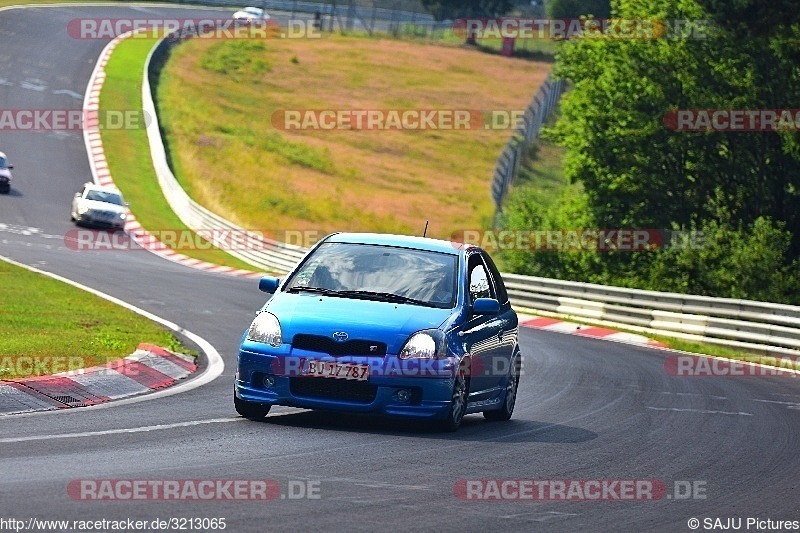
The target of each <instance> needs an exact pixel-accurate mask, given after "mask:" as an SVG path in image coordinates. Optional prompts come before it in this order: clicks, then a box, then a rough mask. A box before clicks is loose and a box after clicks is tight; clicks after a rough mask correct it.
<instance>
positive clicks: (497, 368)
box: [481, 251, 519, 386]
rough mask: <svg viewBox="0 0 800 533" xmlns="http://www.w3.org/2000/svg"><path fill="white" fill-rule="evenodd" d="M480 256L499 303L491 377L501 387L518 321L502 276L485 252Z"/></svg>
mask: <svg viewBox="0 0 800 533" xmlns="http://www.w3.org/2000/svg"><path fill="white" fill-rule="evenodd" d="M481 256H482V257H483V261H484V263H485V264H486V267H487V269H488V270H489V275H490V276H491V277H492V288H493V291H494V295H495V296H494V297H495V298H496V299H497V301H498V302H499V303H500V313H499V314H498V315H497V321H498V324H497V327H498V328H499V332H498V339H499V345H498V346H497V351H496V353H495V357H494V358H493V360H492V365H493V366H492V377H493V378H497V382H496V384H498V385H499V386H503V385H504V382H505V378H506V375H507V374H508V370H509V365H510V364H511V362H512V358H513V357H514V352H515V351H516V349H517V343H518V336H519V320H518V318H517V313H516V312H515V311H514V309H513V308H512V307H511V301H510V300H509V298H508V291H507V290H506V286H505V283H504V282H503V278H502V276H500V272H499V271H498V270H497V266H496V265H495V264H494V261H492V258H491V257H490V256H489V254H487V253H486V252H485V251H481Z"/></svg>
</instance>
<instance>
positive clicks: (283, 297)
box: [265, 293, 454, 354]
mask: <svg viewBox="0 0 800 533" xmlns="http://www.w3.org/2000/svg"><path fill="white" fill-rule="evenodd" d="M265 310H266V311H269V312H270V313H272V314H274V315H275V316H277V317H278V320H279V322H280V323H281V333H282V336H283V342H284V343H291V342H292V339H293V338H294V336H295V334H298V333H305V334H310V335H321V336H324V337H327V338H332V335H333V334H334V333H336V332H345V333H347V335H348V338H349V339H361V340H372V341H380V342H385V343H386V345H387V346H386V348H387V353H389V354H397V353H398V352H399V351H400V349H401V348H402V347H403V344H405V342H406V340H408V337H409V336H410V335H411V334H413V333H415V332H417V331H419V330H422V329H429V328H436V327H439V326H440V325H441V324H442V323H443V322H444V321H445V320H447V318H448V317H449V316H450V315H451V313H453V312H454V310H453V309H436V308H432V307H423V306H418V305H408V304H394V303H388V302H376V301H372V300H357V299H352V298H336V297H331V296H319V295H316V294H289V293H279V294H278V295H276V296H274V297H273V298H272V299H271V300H270V301H269V302H267V304H266V306H265Z"/></svg>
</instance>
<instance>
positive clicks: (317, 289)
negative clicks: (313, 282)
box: [286, 285, 339, 296]
mask: <svg viewBox="0 0 800 533" xmlns="http://www.w3.org/2000/svg"><path fill="white" fill-rule="evenodd" d="M286 292H313V293H317V294H324V295H326V296H334V295H337V294H339V291H335V290H333V289H323V288H322V287H303V286H299V285H298V286H295V287H290V288H288V289H286Z"/></svg>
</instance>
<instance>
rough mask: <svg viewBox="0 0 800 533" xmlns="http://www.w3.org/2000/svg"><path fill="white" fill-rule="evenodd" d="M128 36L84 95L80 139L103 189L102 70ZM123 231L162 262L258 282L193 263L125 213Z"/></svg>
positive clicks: (107, 182)
mask: <svg viewBox="0 0 800 533" xmlns="http://www.w3.org/2000/svg"><path fill="white" fill-rule="evenodd" d="M132 35H133V34H132V33H131V32H128V33H124V34H122V35H120V36H118V37H116V38H114V39H113V40H112V41H111V42H109V43H108V44H107V45H106V47H105V48H104V49H103V51H102V52H101V54H100V57H99V58H98V60H97V64H96V65H95V68H94V71H93V72H92V76H91V78H89V84H88V86H87V87H86V94H85V96H84V100H83V110H84V116H88V117H91V118H90V119H88V120H86V122H85V124H84V128H83V139H84V143H85V144H86V153H87V154H88V155H89V167H90V168H91V171H92V179H93V180H94V182H95V183H97V184H99V185H103V186H114V180H113V178H112V177H111V172H110V171H109V169H108V161H107V160H106V156H105V152H104V151H103V139H102V137H101V135H100V126H99V120H98V116H99V109H100V92H101V91H102V89H103V83H104V82H105V80H106V72H105V68H106V65H107V64H108V60H109V58H110V57H111V54H112V53H113V52H114V49H115V48H116V47H117V45H118V44H119V43H120V42H122V41H123V40H124V39H127V38H128V37H130V36H132ZM125 231H126V232H128V234H129V235H130V236H131V237H132V238H133V240H134V242H136V243H137V244H139V245H140V246H142V248H144V249H145V250H148V251H150V252H152V253H154V254H156V255H158V256H160V257H163V258H164V259H167V260H169V261H172V262H174V263H179V264H181V265H184V266H187V267H190V268H194V269H197V270H202V271H205V272H214V273H219V274H227V275H230V276H237V277H244V278H253V279H256V278H260V277H261V276H262V275H263V274H261V273H259V272H254V271H251V270H243V269H238V268H232V267H227V266H223V265H217V264H214V263H208V262H206V261H201V260H199V259H194V258H191V257H189V256H186V255H184V254H181V253H178V252H176V251H175V250H172V249H171V248H169V247H168V246H167V245H165V244H164V243H162V242H160V241H159V240H158V239H156V238H155V237H153V235H152V234H150V233H149V232H148V231H147V230H145V229H144V228H142V225H141V224H139V222H138V221H137V220H136V217H135V216H134V215H133V214H132V213H131V212H130V210H129V211H128V218H127V222H126V223H125Z"/></svg>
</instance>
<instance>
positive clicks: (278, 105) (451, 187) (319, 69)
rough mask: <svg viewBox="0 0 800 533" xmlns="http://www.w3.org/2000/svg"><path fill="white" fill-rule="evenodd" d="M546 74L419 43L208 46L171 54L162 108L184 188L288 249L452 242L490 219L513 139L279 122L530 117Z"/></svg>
mask: <svg viewBox="0 0 800 533" xmlns="http://www.w3.org/2000/svg"><path fill="white" fill-rule="evenodd" d="M234 58H236V59H234ZM549 68H550V66H549V64H547V63H542V62H538V63H537V62H531V61H525V60H521V59H513V58H512V59H509V58H503V57H498V56H493V55H488V54H483V53H480V52H478V51H475V50H472V49H466V48H463V47H454V46H442V45H439V44H430V43H425V42H421V41H417V40H398V39H386V38H365V37H363V36H359V37H353V36H342V35H338V34H334V35H331V34H326V35H325V36H324V37H323V38H321V39H273V40H267V41H264V42H255V43H254V42H241V41H238V42H237V41H210V40H206V41H203V40H199V39H198V40H196V41H190V42H186V43H182V44H181V45H180V46H178V47H177V48H176V49H174V50H173V52H172V54H171V56H170V59H169V61H168V63H167V65H166V67H165V69H164V70H163V71H162V76H161V82H160V83H159V87H158V89H157V100H158V106H159V117H160V119H161V121H162V122H161V123H162V127H163V129H164V131H165V132H166V138H167V144H168V146H169V150H170V154H171V157H172V161H171V164H172V167H173V170H174V171H175V174H176V176H177V177H178V180H179V181H180V182H181V184H182V185H183V186H184V188H185V189H186V190H187V192H188V193H189V195H190V196H191V197H192V198H194V199H195V200H196V201H198V202H200V203H201V204H202V205H204V206H205V207H207V208H209V209H210V210H212V211H214V212H215V213H218V214H220V215H222V216H224V217H225V218H227V219H229V220H232V221H234V222H236V223H237V224H238V225H240V226H243V227H245V228H249V229H259V230H262V231H274V232H275V234H276V237H277V238H278V239H279V240H280V235H281V231H282V230H315V231H317V232H318V233H320V234H323V235H324V234H325V233H328V232H331V231H377V232H391V233H406V234H408V233H413V234H417V233H419V232H420V231H421V229H422V228H423V227H424V225H425V221H426V220H429V221H430V225H429V231H428V234H429V235H431V236H435V237H440V238H449V236H450V235H452V234H453V233H454V232H456V231H458V230H460V229H465V228H470V229H473V228H481V227H485V226H486V225H487V224H490V223H491V220H492V217H493V212H494V208H493V204H492V202H491V197H490V194H489V190H490V180H491V176H492V171H493V169H494V166H495V163H496V161H497V157H498V156H499V154H500V151H501V150H502V148H503V145H504V144H505V142H506V141H507V139H508V136H509V135H510V131H509V130H499V129H485V128H483V127H482V126H483V124H480V125H479V126H477V127H475V128H474V129H469V130H460V131H456V130H433V129H428V130H413V131H412V130H404V131H398V130H385V129H384V130H373V131H369V130H360V131H356V130H343V129H337V130H311V129H303V130H283V129H281V128H279V127H277V126H276V125H275V124H274V123H273V118H274V116H276V114H278V116H279V114H280V113H281V112H282V111H284V110H306V109H328V110H381V109H383V110H387V109H397V110H436V109H445V110H447V109H468V110H478V111H484V112H486V111H490V110H503V111H508V110H519V109H524V108H525V107H526V106H527V105H528V104H529V103H530V100H531V98H532V96H533V94H534V93H535V91H536V88H537V87H538V86H539V84H540V83H541V82H542V80H543V79H544V77H545V76H546V74H547V72H548V71H549ZM499 86H502V87H503V90H502V91H498V90H497V87H499ZM219 169H226V171H225V172H220V171H219Z"/></svg>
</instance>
